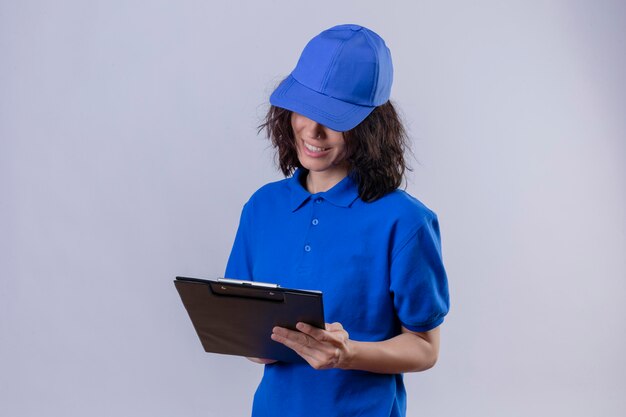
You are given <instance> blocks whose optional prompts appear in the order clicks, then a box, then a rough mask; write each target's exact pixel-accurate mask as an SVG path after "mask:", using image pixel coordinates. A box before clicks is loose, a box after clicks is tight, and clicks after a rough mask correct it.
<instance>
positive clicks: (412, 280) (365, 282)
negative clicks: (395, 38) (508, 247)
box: [225, 25, 449, 417]
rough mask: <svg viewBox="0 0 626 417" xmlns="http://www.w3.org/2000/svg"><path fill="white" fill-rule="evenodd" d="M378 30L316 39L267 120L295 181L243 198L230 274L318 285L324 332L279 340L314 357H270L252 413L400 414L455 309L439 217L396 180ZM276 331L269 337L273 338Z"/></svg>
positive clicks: (343, 29) (397, 140)
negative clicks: (407, 386)
mask: <svg viewBox="0 0 626 417" xmlns="http://www.w3.org/2000/svg"><path fill="white" fill-rule="evenodd" d="M392 78H393V69H392V63H391V55H390V52H389V50H388V49H387V47H386V46H385V43H384V41H383V40H382V39H381V38H380V37H379V36H378V35H377V34H376V33H374V32H372V31H371V30H369V29H367V28H364V27H362V26H357V25H340V26H335V27H333V28H330V29H328V30H326V31H324V32H322V33H320V34H319V35H318V36H316V37H315V38H313V39H312V40H311V41H310V42H309V43H308V44H307V46H306V47H305V49H304V51H303V52H302V55H301V56H300V59H299V61H298V64H297V66H296V68H295V69H294V70H293V72H292V73H291V75H289V76H288V77H287V78H286V79H285V80H284V81H283V82H282V83H281V84H280V85H279V87H278V88H277V89H276V90H275V91H274V92H273V94H272V95H271V97H270V103H271V104H272V106H271V108H270V110H269V112H268V114H267V117H266V120H265V123H264V124H263V125H261V129H266V131H267V133H268V136H269V137H270V138H271V140H272V143H273V145H274V146H275V147H276V148H277V152H278V159H279V164H280V167H281V170H282V171H283V173H284V174H285V176H289V175H291V174H292V175H291V176H290V177H289V178H287V179H285V180H282V181H278V182H275V183H271V184H267V185H265V186H264V187H262V188H261V189H259V190H258V191H257V192H256V193H254V195H253V196H252V197H251V198H250V200H249V201H248V202H247V203H246V204H245V206H244V208H243V211H242V215H241V221H240V225H239V229H238V231H237V236H236V238H235V243H234V245H233V249H232V252H231V255H230V258H229V261H228V265H227V268H226V274H225V276H227V277H229V278H238V279H247V280H257V281H266V282H276V283H278V284H280V285H281V286H283V287H291V288H306V289H316V290H321V291H323V293H324V310H325V316H326V319H327V320H328V321H330V322H332V324H327V325H326V329H325V330H323V329H316V328H313V327H311V326H309V325H306V324H304V323H299V324H298V326H297V329H298V331H293V330H288V329H284V328H280V327H276V328H274V330H273V333H272V335H271V338H272V339H273V340H274V341H276V342H277V343H283V344H284V345H286V346H287V347H289V348H291V349H293V350H294V351H296V352H297V353H298V354H299V355H300V356H301V357H302V358H304V360H305V361H306V363H302V364H287V363H281V362H272V361H269V360H264V359H254V360H255V361H257V362H260V363H265V364H266V366H265V372H264V375H263V379H262V381H261V383H260V385H259V387H258V389H257V392H256V394H255V399H254V405H253V416H274V415H275V416H309V415H311V416H316V417H317V416H324V417H329V416H353V415H354V416H356V415H359V416H377V417H379V416H404V415H405V414H406V401H405V400H406V393H405V390H404V385H403V380H402V373H404V372H414V371H422V370H426V369H428V368H430V367H432V366H433V365H434V364H435V362H436V360H437V356H438V351H439V337H440V336H439V326H440V325H441V323H442V322H443V317H444V316H445V315H446V313H447V312H448V305H449V302H448V286H447V279H446V274H445V270H444V268H443V264H442V260H441V251H440V243H439V227H438V222H437V217H436V215H435V214H434V213H433V212H432V211H430V210H429V209H428V208H427V207H425V206H424V205H423V204H422V203H420V202H419V201H418V200H416V199H415V198H413V197H411V196H410V195H408V194H407V193H406V192H404V191H402V190H398V187H399V186H400V185H401V183H402V180H403V176H404V172H405V160H404V155H403V153H404V149H405V140H406V135H405V130H404V128H403V126H402V124H401V122H400V120H399V118H398V116H397V114H396V112H395V109H394V107H393V105H392V104H391V103H390V102H389V95H390V90H391V83H392ZM268 337H269V335H268Z"/></svg>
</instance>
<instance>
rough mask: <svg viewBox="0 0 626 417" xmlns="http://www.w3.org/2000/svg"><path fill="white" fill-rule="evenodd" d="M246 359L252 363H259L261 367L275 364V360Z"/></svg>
mask: <svg viewBox="0 0 626 417" xmlns="http://www.w3.org/2000/svg"><path fill="white" fill-rule="evenodd" d="M246 359H248V360H249V361H252V362H254V363H260V364H261V365H269V364H270V363H274V362H277V361H276V360H275V359H264V358H250V357H246Z"/></svg>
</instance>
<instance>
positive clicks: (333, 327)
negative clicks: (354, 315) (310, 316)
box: [326, 322, 343, 332]
mask: <svg viewBox="0 0 626 417" xmlns="http://www.w3.org/2000/svg"><path fill="white" fill-rule="evenodd" d="M326 330H328V331H329V332H337V331H340V330H343V326H342V325H341V323H338V322H335V323H326Z"/></svg>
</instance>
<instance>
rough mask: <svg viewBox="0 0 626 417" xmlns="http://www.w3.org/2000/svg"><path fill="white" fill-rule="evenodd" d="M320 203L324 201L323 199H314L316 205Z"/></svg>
mask: <svg viewBox="0 0 626 417" xmlns="http://www.w3.org/2000/svg"><path fill="white" fill-rule="evenodd" d="M322 201H324V199H323V198H322V197H317V198H316V199H315V202H316V203H317V204H322Z"/></svg>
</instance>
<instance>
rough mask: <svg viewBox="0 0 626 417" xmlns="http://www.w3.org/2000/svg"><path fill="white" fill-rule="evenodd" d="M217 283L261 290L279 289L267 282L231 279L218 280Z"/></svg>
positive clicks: (276, 285) (277, 286)
mask: <svg viewBox="0 0 626 417" xmlns="http://www.w3.org/2000/svg"><path fill="white" fill-rule="evenodd" d="M217 282H223V283H225V284H237V285H250V286H251V287H262V288H279V287H280V285H278V284H270V283H269V282H257V281H245V280H242V279H231V278H218V279H217Z"/></svg>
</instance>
